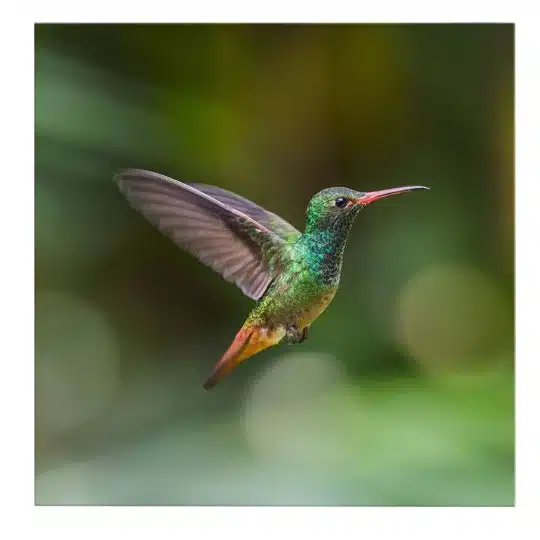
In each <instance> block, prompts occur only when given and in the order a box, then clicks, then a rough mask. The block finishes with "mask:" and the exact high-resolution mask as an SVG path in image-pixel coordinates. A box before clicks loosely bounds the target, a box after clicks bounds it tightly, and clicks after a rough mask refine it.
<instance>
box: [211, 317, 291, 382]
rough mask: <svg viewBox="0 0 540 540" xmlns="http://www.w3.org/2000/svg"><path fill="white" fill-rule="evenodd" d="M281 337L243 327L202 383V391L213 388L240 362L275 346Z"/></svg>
mask: <svg viewBox="0 0 540 540" xmlns="http://www.w3.org/2000/svg"><path fill="white" fill-rule="evenodd" d="M281 337H282V336H281V335H279V334H278V332H271V331H268V330H267V329H266V328H261V327H257V326H243V327H242V328H241V329H240V330H239V331H238V333H237V334H236V337H235V338H234V340H233V342H232V343H231V345H230V347H229V348H228V349H227V350H226V351H225V354H224V355H223V356H222V357H221V359H220V360H219V362H218V363H217V364H216V367H215V368H214V371H213V373H212V375H210V377H208V379H207V380H206V382H205V383H204V389H205V390H210V389H211V388H213V387H214V386H215V385H216V384H217V383H218V382H219V381H220V380H221V379H222V378H223V377H224V376H225V375H227V373H229V372H230V371H231V370H232V369H234V368H235V367H236V366H237V365H238V364H239V363H240V362H242V361H243V360H245V359H246V358H249V357H250V356H253V355H254V354H256V353H258V352H260V351H262V350H264V349H267V348H268V347H271V346H272V345H276V344H277V343H278V342H279V341H280V339H281Z"/></svg>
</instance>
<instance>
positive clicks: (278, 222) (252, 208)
mask: <svg viewBox="0 0 540 540" xmlns="http://www.w3.org/2000/svg"><path fill="white" fill-rule="evenodd" d="M190 185H191V186H193V187H194V188H196V189H199V190H200V191H202V192H203V193H206V194H207V195H210V197H213V198H214V199H217V200H218V201H220V202H222V203H223V204H225V205H227V206H229V207H231V208H235V209H236V210H238V211H239V212H242V213H243V214H246V215H248V216H249V217H251V218H253V219H254V220H255V221H257V222H258V223H260V224H261V225H263V226H264V227H266V228H267V229H270V230H271V231H273V232H275V233H276V234H277V235H278V236H281V238H283V239H284V240H288V241H291V240H293V239H295V238H297V237H298V236H300V234H301V233H300V231H299V230H298V229H296V228H295V227H293V226H292V225H291V224H290V223H289V222H287V221H285V220H284V219H283V218H281V217H279V216H277V215H276V214H273V213H272V212H269V211H268V210H265V209H264V208H262V207H261V206H259V205H257V204H255V203H254V202H252V201H250V200H248V199H245V198H244V197H241V196H240V195H237V194H236V193H232V192H230V191H227V190H226V189H222V188H219V187H216V186H208V185H206V184H190Z"/></svg>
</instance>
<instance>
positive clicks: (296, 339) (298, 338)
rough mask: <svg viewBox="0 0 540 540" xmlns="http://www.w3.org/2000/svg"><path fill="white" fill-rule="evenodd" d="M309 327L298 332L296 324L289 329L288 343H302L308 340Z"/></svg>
mask: <svg viewBox="0 0 540 540" xmlns="http://www.w3.org/2000/svg"><path fill="white" fill-rule="evenodd" d="M307 336H308V327H307V326H306V327H305V328H304V329H303V330H302V331H300V330H298V328H296V326H295V325H294V324H292V325H290V326H288V327H287V334H286V338H287V342H288V343H291V344H292V343H302V342H303V341H305V340H306V339H307Z"/></svg>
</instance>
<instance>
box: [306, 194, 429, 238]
mask: <svg viewBox="0 0 540 540" xmlns="http://www.w3.org/2000/svg"><path fill="white" fill-rule="evenodd" d="M416 189H429V188H428V187H425V186H406V187H398V188H390V189H382V190H380V191H367V192H362V191H355V190H353V189H349V188H346V187H333V188H327V189H323V190H322V191H319V193H317V194H315V195H314V196H313V197H312V198H311V200H310V201H309V205H308V208H307V229H306V230H314V229H328V228H334V227H336V226H339V225H341V224H343V225H345V224H347V223H349V224H350V223H352V222H353V221H354V218H355V217H356V216H357V215H358V212H360V210H362V208H364V207H366V206H367V205H368V204H370V203H372V202H374V201H377V200H379V199H382V198H384V197H390V196H391V195H398V194H399V193H406V192H407V191H414V190H416Z"/></svg>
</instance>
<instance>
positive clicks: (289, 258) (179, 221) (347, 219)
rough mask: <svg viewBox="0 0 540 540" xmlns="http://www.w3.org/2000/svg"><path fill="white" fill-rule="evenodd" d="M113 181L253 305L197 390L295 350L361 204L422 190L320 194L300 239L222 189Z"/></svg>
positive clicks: (333, 276) (159, 179)
mask: <svg viewBox="0 0 540 540" xmlns="http://www.w3.org/2000/svg"><path fill="white" fill-rule="evenodd" d="M115 180H116V182H117V184H118V186H119V188H120V190H121V192H122V193H123V194H124V195H125V196H126V198H127V200H128V201H129V203H130V204H131V206H132V207H133V208H135V209H137V210H139V211H140V212H141V213H142V214H143V215H144V216H145V217H146V218H147V219H148V220H149V221H150V222H151V223H153V224H154V225H155V226H156V227H157V228H158V229H159V230H161V231H162V232H163V233H164V234H165V235H167V236H169V237H170V238H171V239H172V240H173V241H174V242H175V243H176V244H177V245H179V246H180V247H182V248H184V249H186V250H187V251H188V252H190V253H191V254H192V255H194V256H195V257H196V258H197V259H199V260H200V261H201V262H202V263H204V264H206V265H208V266H210V267H211V268H212V269H214V270H215V271H216V272H218V273H220V274H221V275H222V276H223V278H224V279H226V280H227V281H230V282H234V283H235V284H236V285H237V286H238V287H239V288H240V289H241V290H242V291H243V292H244V294H246V295H247V296H249V297H251V298H253V299H254V300H256V301H257V304H256V305H255V307H254V308H253V309H252V311H251V313H250V314H249V316H248V318H247V319H246V321H245V322H244V325H243V326H242V328H240V330H239V331H238V333H237V334H236V337H235V338H234V340H233V342H232V343H231V345H230V346H229V348H228V349H227V350H226V351H225V353H224V354H223V356H222V357H221V359H220V360H219V362H218V363H217V364H216V367H215V369H214V371H213V373H212V374H211V375H210V377H209V378H208V379H207V381H206V382H205V383H204V388H205V389H207V390H209V389H210V388H212V387H213V386H214V385H215V384H216V383H217V382H218V381H219V380H220V379H221V378H222V377H223V376H224V375H226V374H227V373H229V372H230V371H231V370H232V369H233V368H234V367H235V366H237V365H238V364H239V363H240V362H242V361H243V360H245V359H246V358H249V357H250V356H253V355H254V354H256V353H258V352H260V351H262V350H264V349H267V348H268V347H271V346H273V345H277V344H278V343H279V342H280V341H282V340H283V339H285V340H286V341H287V342H289V343H301V342H302V341H304V340H305V339H306V338H307V335H308V329H309V326H310V325H311V323H312V322H313V321H314V320H315V319H316V318H317V317H318V316H319V315H320V314H321V313H322V312H323V311H324V310H325V308H326V307H327V306H328V304H329V303H330V302H331V300H332V299H333V298H334V295H335V294H336V291H337V288H338V285H339V279H340V275H341V264H342V260H343V251H344V249H345V244H346V242H347V237H348V235H349V232H350V230H351V227H352V224H353V222H354V221H355V219H356V217H357V216H358V213H359V212H360V210H362V208H364V207H365V206H367V205H368V204H370V203H372V202H373V201H376V200H378V199H382V198H383V197H388V196H390V195H396V194H398V193H404V192H407V191H413V190H416V189H429V188H427V187H424V186H407V187H398V188H393V189H383V190H381V191H371V192H365V193H364V192H360V191H354V190H352V189H349V188H345V187H333V188H327V189H323V190H322V191H320V192H319V193H317V194H316V195H314V196H313V198H312V199H311V200H310V202H309V204H308V207H307V219H306V228H305V231H304V233H301V232H300V231H298V230H297V229H296V228H294V227H293V226H292V225H291V224H289V223H288V222H287V221H285V220H284V219H282V218H280V217H279V216H277V215H276V214H273V213H271V212H268V211H267V210H265V209H263V208H261V207H260V206H258V205H256V204H255V203H253V202H251V201H248V200H247V199H244V198H243V197H240V196H239V195H235V194H234V193H231V192H229V191H226V190H224V189H221V188H218V187H215V186H209V185H204V184H184V183H183V182H179V181H178V180H174V179H172V178H168V177H167V176H163V175H161V174H158V173H155V172H150V171H143V170H138V169H131V170H126V171H124V172H121V173H119V174H118V175H116V176H115Z"/></svg>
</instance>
